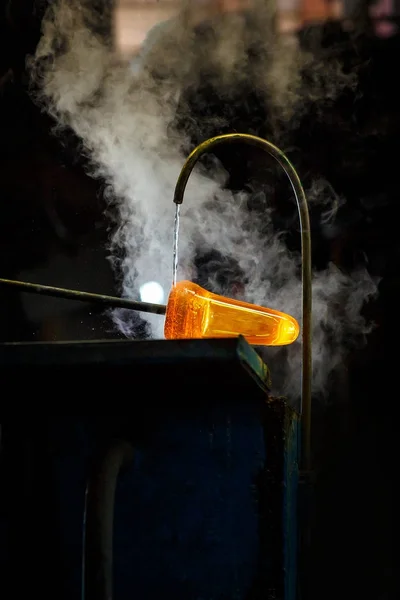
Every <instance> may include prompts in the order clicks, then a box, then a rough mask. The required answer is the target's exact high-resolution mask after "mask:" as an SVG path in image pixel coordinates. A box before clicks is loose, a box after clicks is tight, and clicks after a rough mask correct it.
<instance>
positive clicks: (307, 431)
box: [174, 133, 312, 471]
mask: <svg viewBox="0 0 400 600" xmlns="http://www.w3.org/2000/svg"><path fill="white" fill-rule="evenodd" d="M243 142H245V143H247V144H250V145H252V146H256V147H257V148H260V149H261V150H264V151H266V152H268V154H270V155H271V156H273V157H274V158H275V159H276V160H277V162H278V163H279V164H280V166H281V167H282V168H283V170H284V171H285V173H286V175H287V176H288V178H289V181H290V183H291V185H292V188H293V192H294V195H295V198H296V202H297V208H298V212H299V219H300V230H301V253H302V320H303V331H302V351H303V353H302V383H301V409H300V410H301V415H302V420H301V423H302V449H301V466H302V469H303V470H306V471H310V470H311V384H312V329H311V319H312V270H311V231H310V218H309V213H308V204H307V198H306V195H305V192H304V189H303V186H302V183H301V181H300V178H299V176H298V174H297V171H296V170H295V168H294V167H293V165H292V163H291V162H290V160H289V159H288V158H287V156H286V155H285V154H284V153H283V152H282V150H280V149H279V148H278V147H277V146H275V145H274V144H272V143H271V142H268V141H267V140H264V139H263V138H260V137H257V136H254V135H249V134H247V133H229V134H225V135H219V136H216V137H212V138H210V139H208V140H206V141H205V142H202V143H201V144H199V145H198V146H197V148H195V149H194V150H193V152H192V153H191V154H190V155H189V157H188V158H187V160H186V162H185V164H184V165H183V167H182V170H181V172H180V175H179V177H178V181H177V183H176V187H175V193H174V202H175V204H182V202H183V195H184V193H185V188H186V184H187V182H188V179H189V177H190V174H191V172H192V170H193V167H194V166H195V164H196V162H197V161H198V160H199V158H200V157H201V156H202V155H203V154H205V153H206V152H209V151H210V150H212V149H213V148H214V147H215V146H219V145H221V144H225V143H243Z"/></svg>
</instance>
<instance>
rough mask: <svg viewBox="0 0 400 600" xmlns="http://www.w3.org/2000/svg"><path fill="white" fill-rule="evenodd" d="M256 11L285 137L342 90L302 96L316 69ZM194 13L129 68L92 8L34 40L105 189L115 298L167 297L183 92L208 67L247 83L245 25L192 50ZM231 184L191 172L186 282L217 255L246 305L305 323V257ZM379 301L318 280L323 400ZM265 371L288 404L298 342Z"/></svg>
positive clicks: (339, 280) (51, 96) (125, 327)
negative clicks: (146, 293) (239, 277)
mask: <svg viewBox="0 0 400 600" xmlns="http://www.w3.org/2000/svg"><path fill="white" fill-rule="evenodd" d="M254 10H256V11H257V12H256V13H255V14H256V19H255V23H256V25H255V27H256V31H255V30H254V28H253V30H252V31H251V32H250V36H251V37H253V38H254V36H257V35H258V36H259V38H260V39H262V40H263V54H262V56H263V58H262V60H261V61H259V67H258V68H259V72H258V78H257V80H258V81H259V91H260V92H261V93H263V94H265V95H266V97H268V103H269V106H270V108H271V127H272V126H273V125H274V123H275V124H278V123H281V124H282V123H289V121H290V123H291V126H292V127H293V126H295V123H296V120H297V118H298V117H299V115H300V108H301V107H302V106H304V100H305V98H306V97H307V98H309V99H312V100H315V98H316V97H317V96H318V93H320V94H323V96H324V98H328V99H329V98H332V97H333V96H334V94H335V93H337V91H338V90H339V89H340V88H341V87H342V86H344V85H349V83H350V82H349V79H347V80H346V79H345V78H344V77H343V78H342V76H341V74H340V72H339V71H337V72H335V73H334V77H333V78H332V79H330V78H329V77H328V76H327V74H325V77H322V74H321V73H322V71H319V72H318V71H312V72H313V82H309V83H308V86H309V87H308V88H307V90H305V89H304V85H302V83H301V77H300V68H301V66H302V65H304V64H305V63H306V62H307V61H308V60H310V58H309V57H308V56H306V55H305V54H303V53H300V52H299V49H298V48H296V47H295V46H293V45H290V44H289V45H285V43H284V40H282V39H281V38H280V37H279V36H277V35H276V34H274V33H273V29H272V26H271V24H272V16H271V15H272V13H271V11H270V10H269V9H268V3H267V2H263V3H262V4H260V5H259V6H257V7H256V8H253V11H254ZM193 14H194V13H193V10H192V9H191V6H190V5H185V6H184V7H183V8H182V11H181V12H180V13H179V14H178V15H177V16H176V19H174V20H171V21H170V22H169V23H167V24H165V25H164V26H162V27H160V28H158V31H157V32H156V33H155V34H154V36H153V38H154V39H153V40H150V41H151V43H149V44H148V45H147V47H146V48H145V49H144V51H143V52H142V55H141V56H139V57H138V58H136V60H135V61H133V62H132V63H131V64H127V62H126V61H122V60H121V59H120V58H119V57H118V56H117V55H116V54H115V52H114V51H113V49H112V47H111V45H110V44H109V43H106V41H105V40H104V39H103V38H102V36H101V35H100V34H96V33H95V24H96V19H95V17H94V15H93V14H91V13H90V12H89V3H88V2H87V3H86V2H85V1H84V0H80V1H78V0H57V1H56V2H55V3H53V4H52V6H51V7H50V8H49V9H48V11H47V13H46V16H45V18H44V22H43V30H42V37H41V41H40V43H39V45H38V48H37V51H36V54H35V56H34V57H32V58H31V59H30V64H29V67H30V72H31V75H32V81H33V83H34V84H35V86H36V89H39V95H38V99H39V101H40V102H41V104H42V105H43V106H44V107H45V108H46V110H47V111H48V112H49V113H51V114H52V115H53V116H54V117H55V118H56V120H57V122H58V123H59V124H60V127H61V132H62V127H64V126H67V127H70V128H72V129H73V130H74V131H75V132H76V134H77V135H78V136H79V137H80V139H81V140H82V142H83V144H84V148H85V151H86V152H87V153H88V155H89V156H90V158H91V162H92V164H93V173H92V174H93V176H100V177H102V178H103V179H104V180H105V181H106V182H107V184H108V194H109V199H110V202H112V204H113V206H115V207H116V209H117V214H118V216H117V224H116V227H115V230H114V233H113V236H112V239H111V242H110V254H111V260H113V261H114V263H115V266H116V267H118V269H120V271H121V273H122V275H121V285H122V293H123V295H124V296H127V297H134V298H138V297H139V290H140V288H141V286H142V285H143V284H145V283H146V282H148V281H157V282H159V283H160V284H161V285H162V287H163V288H164V289H165V290H168V289H169V288H170V286H171V282H172V242H173V221H174V204H173V202H172V198H173V192H174V188H175V184H176V180H177V177H178V174H179V172H180V170H181V168H182V165H183V161H184V159H185V158H186V155H185V154H184V153H183V151H182V144H183V143H186V142H187V140H184V139H183V134H181V133H178V131H177V130H176V129H174V128H173V127H171V123H172V122H173V121H174V117H175V112H176V108H177V102H178V100H180V98H181V97H182V90H183V89H189V88H190V86H195V85H196V82H197V80H198V78H199V77H200V66H201V65H202V64H204V62H205V61H208V62H209V63H210V64H212V65H213V66H214V68H215V70H216V72H217V73H218V75H219V83H220V86H221V90H222V89H223V90H226V89H228V88H229V87H231V86H234V85H238V83H240V82H241V81H242V80H244V78H245V73H246V64H245V61H244V49H245V48H246V44H247V42H248V39H247V38H246V36H248V35H249V32H248V28H247V29H246V27H245V26H244V23H243V20H242V19H241V18H239V17H238V16H237V15H232V16H231V18H230V19H227V20H225V21H224V20H223V21H221V23H220V24H219V27H218V29H216V33H215V35H214V37H213V39H212V41H211V42H205V43H204V47H201V46H200V47H199V45H198V44H194V42H193V39H194V38H193V26H194V25H193V24H194V19H193ZM322 79H323V82H322ZM318 90H320V92H318ZM322 90H323V91H322ZM221 93H222V92H221ZM189 118H190V115H189ZM203 125H204V123H203ZM209 125H210V132H211V133H212V134H215V133H216V130H215V128H217V129H218V123H217V122H213V121H212V120H211V122H210V123H209ZM193 126H194V127H195V126H196V123H194V124H193V123H192V127H193ZM228 126H229V123H228ZM213 127H214V130H213ZM276 127H277V128H278V125H276ZM242 133H251V131H243V132H242ZM272 141H276V140H272ZM225 179H226V173H224V171H223V169H222V168H217V167H215V168H214V172H213V176H212V178H211V176H210V175H209V174H207V173H206V172H205V171H204V170H201V169H200V168H196V169H195V170H194V172H193V174H192V176H191V178H190V180H189V184H188V187H187V191H186V194H185V202H184V204H183V207H182V210H181V229H180V245H179V251H180V261H179V267H180V268H179V278H180V279H182V278H189V279H191V278H193V276H194V274H195V270H194V267H193V259H194V257H195V253H196V251H199V250H200V251H201V250H202V249H205V248H208V249H210V248H212V249H214V250H217V251H219V252H220V254H221V255H222V256H223V257H225V256H226V257H230V258H232V259H235V261H236V263H237V265H238V268H239V271H240V272H242V273H244V274H245V287H244V293H243V295H242V297H243V298H244V299H246V300H247V301H250V302H254V303H257V304H261V305H264V306H270V307H271V308H277V309H278V310H282V311H284V312H287V313H289V314H292V315H293V316H295V317H296V318H297V319H298V320H299V321H301V282H300V272H299V263H300V257H299V256H298V255H294V254H293V253H291V252H289V250H288V249H287V247H286V245H285V243H284V240H283V237H282V235H281V234H277V233H276V232H275V231H274V228H273V226H272V220H271V217H272V210H271V209H269V208H266V209H265V210H264V212H263V214H262V219H260V214H259V212H258V214H257V216H255V213H254V212H253V213H249V211H247V210H244V209H243V206H244V204H245V203H246V194H245V193H244V192H243V193H241V194H240V195H237V194H236V195H235V196H233V195H232V193H231V192H229V191H227V190H223V189H222V187H223V183H224V181H225ZM310 198H311V200H312V201H314V202H316V201H318V202H320V205H321V206H322V207H323V214H324V218H325V219H328V218H329V216H330V212H332V202H331V198H332V191H329V190H328V189H327V186H326V185H325V186H321V184H320V182H316V184H315V186H314V189H313V190H312V193H311V194H310ZM327 198H328V201H327ZM265 205H266V206H268V198H266V202H265ZM260 220H261V221H262V227H261V224H260ZM121 256H122V258H117V257H121ZM223 262H224V261H223V260H222V262H221V263H220V264H217V265H216V268H215V270H214V272H212V271H210V276H209V280H208V285H209V286H210V288H211V289H214V291H217V292H222V293H223V292H224V289H221V288H219V289H217V288H218V286H217V280H218V274H219V271H220V270H223V269H224V264H223ZM228 279H229V277H228ZM374 293H376V285H375V283H374V282H373V281H372V280H371V278H370V277H369V275H368V273H367V272H366V271H359V272H357V273H353V274H352V276H351V277H350V276H348V275H345V274H344V273H342V272H340V271H339V270H338V269H337V268H335V267H334V266H331V267H330V268H329V269H328V270H327V271H325V272H322V273H321V272H319V273H315V274H314V282H313V303H314V305H313V312H314V314H313V348H314V350H313V360H314V371H313V385H314V392H316V393H323V392H324V391H325V389H326V384H327V381H328V378H329V377H330V375H331V374H332V372H334V370H335V369H336V368H337V367H338V366H340V364H341V363H342V362H343V360H344V358H345V355H346V352H347V350H348V347H349V345H351V344H352V343H353V341H354V340H355V339H359V338H360V337H362V336H363V334H364V333H366V332H367V326H366V324H365V322H364V319H363V317H362V316H361V314H360V311H361V308H362V306H363V304H364V302H365V300H366V299H367V298H368V297H370V296H371V295H373V294H374ZM144 316H145V315H144ZM145 318H146V319H148V320H149V323H150V324H151V327H152V335H153V336H154V337H163V318H162V317H159V316H148V317H145ZM114 321H115V323H116V325H117V326H118V328H119V329H120V330H121V331H123V332H124V333H125V334H126V335H127V336H132V337H134V336H135V327H134V321H133V320H132V315H131V314H130V313H128V312H116V313H115V314H114ZM267 362H269V363H273V375H274V377H275V383H276V384H277V385H278V386H279V391H280V392H281V393H284V394H288V395H290V396H291V397H292V398H293V399H296V398H297V397H298V394H299V387H300V370H299V369H300V364H301V342H300V341H298V342H297V343H295V344H294V345H293V346H290V347H288V348H283V349H268V352H267ZM275 363H276V364H275ZM277 376H278V377H277Z"/></svg>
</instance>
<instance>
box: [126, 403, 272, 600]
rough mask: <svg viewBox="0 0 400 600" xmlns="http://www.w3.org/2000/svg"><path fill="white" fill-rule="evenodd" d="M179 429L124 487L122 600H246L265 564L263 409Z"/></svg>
mask: <svg viewBox="0 0 400 600" xmlns="http://www.w3.org/2000/svg"><path fill="white" fill-rule="evenodd" d="M203 417H204V420H203V423H202V422H201V419H200V420H198V421H186V422H182V421H172V420H171V421H170V422H169V423H166V424H165V426H164V427H163V429H162V431H160V432H159V433H158V435H157V437H156V439H154V440H153V443H152V444H151V447H149V448H148V449H144V450H143V451H141V452H139V453H138V455H137V458H136V462H135V465H134V466H133V467H132V469H131V470H130V471H129V473H128V474H127V475H126V476H125V477H123V478H122V479H121V480H120V484H119V487H118V492H117V504H116V507H117V508H116V518H115V583H116V598H118V599H121V600H122V599H125V598H132V597H136V598H143V599H144V598H156V597H159V596H162V597H163V598H174V600H179V599H182V600H190V599H193V600H195V599H196V600H211V599H225V598H226V599H230V600H234V599H240V598H245V597H246V594H247V593H248V591H249V589H250V587H251V584H252V582H253V580H254V578H255V576H256V572H257V561H258V555H259V535H258V526H259V523H258V506H257V494H256V489H255V487H254V481H255V477H256V475H257V474H258V472H259V471H260V469H261V468H262V467H263V465H264V460H265V456H264V450H263V448H264V444H263V432H262V428H261V426H260V424H259V420H258V417H257V415H256V414H255V411H254V407H251V406H248V407H247V408H246V407H243V406H242V407H240V409H239V408H238V410H237V411H233V412H232V409H231V412H230V413H227V412H226V411H225V409H221V410H220V411H219V412H218V411H216V412H215V413H214V414H213V421H212V423H211V422H209V421H208V422H207V417H206V415H203Z"/></svg>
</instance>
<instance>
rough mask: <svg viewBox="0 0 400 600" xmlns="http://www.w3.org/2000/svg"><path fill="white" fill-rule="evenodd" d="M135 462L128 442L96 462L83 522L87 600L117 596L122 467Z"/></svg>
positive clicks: (84, 593)
mask: <svg viewBox="0 0 400 600" xmlns="http://www.w3.org/2000/svg"><path fill="white" fill-rule="evenodd" d="M132 459H133V448H132V446H131V445H130V444H129V443H128V442H124V441H114V442H112V443H111V444H110V445H109V446H108V447H107V448H106V450H105V451H104V452H102V453H101V454H100V455H99V456H98V457H97V458H96V460H95V464H94V466H93V470H92V472H91V475H90V478H89V482H88V485H87V488H86V496H85V513H84V523H83V565H82V598H83V600H111V599H112V597H113V528H114V500H115V489H116V485H117V478H118V475H119V472H120V470H121V468H123V467H124V466H125V465H126V464H128V463H129V462H130V461H131V460H132Z"/></svg>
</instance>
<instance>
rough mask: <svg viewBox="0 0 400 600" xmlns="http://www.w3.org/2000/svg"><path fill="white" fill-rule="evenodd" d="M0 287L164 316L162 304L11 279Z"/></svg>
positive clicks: (3, 280) (0, 283)
mask: <svg viewBox="0 0 400 600" xmlns="http://www.w3.org/2000/svg"><path fill="white" fill-rule="evenodd" d="M0 286H4V287H8V288H11V289H14V290H15V291H19V292H27V293H28V294H42V295H44V296H54V297H55V298H65V299H66V300H78V301H80V302H92V303H93V304H103V305H104V306H108V307H114V308H117V307H118V308H127V309H129V310H137V311H139V312H145V313H153V314H156V315H165V312H166V310H167V307H166V306H165V305H164V304H152V303H151V302H136V301H135V300H129V299H127V298H118V297H117V296H105V295H104V294H92V293H90V292H80V291H78V290H70V289H66V288H59V287H53V286H50V285H41V284H38V283H27V282H26V281H14V280H12V279H1V278H0Z"/></svg>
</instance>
